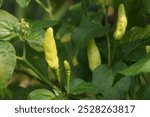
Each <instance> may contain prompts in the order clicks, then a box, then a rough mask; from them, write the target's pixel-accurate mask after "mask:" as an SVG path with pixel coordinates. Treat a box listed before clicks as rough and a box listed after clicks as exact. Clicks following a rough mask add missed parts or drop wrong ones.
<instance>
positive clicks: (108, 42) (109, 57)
mask: <svg viewBox="0 0 150 117" xmlns="http://www.w3.org/2000/svg"><path fill="white" fill-rule="evenodd" d="M103 7H104V13H105V24H106V25H107V24H108V22H107V8H106V7H105V6H103ZM106 39H107V47H108V67H110V66H111V54H110V53H111V51H110V49H111V47H110V38H109V33H108V32H107V34H106Z"/></svg>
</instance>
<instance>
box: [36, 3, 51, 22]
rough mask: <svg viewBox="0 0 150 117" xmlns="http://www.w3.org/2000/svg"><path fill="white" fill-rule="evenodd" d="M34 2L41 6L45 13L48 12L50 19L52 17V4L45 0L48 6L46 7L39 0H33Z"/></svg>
mask: <svg viewBox="0 0 150 117" xmlns="http://www.w3.org/2000/svg"><path fill="white" fill-rule="evenodd" d="M35 2H36V3H37V4H38V5H39V6H40V7H41V8H43V9H44V11H45V12H46V13H48V15H49V17H50V18H51V19H54V17H53V14H52V6H51V4H50V1H49V0H47V4H48V7H46V6H45V5H44V4H43V3H42V2H41V1H40V0H35Z"/></svg>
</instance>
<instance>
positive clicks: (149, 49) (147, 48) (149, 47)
mask: <svg viewBox="0 0 150 117" xmlns="http://www.w3.org/2000/svg"><path fill="white" fill-rule="evenodd" d="M145 48H146V53H150V45H147V46H146V47H145Z"/></svg>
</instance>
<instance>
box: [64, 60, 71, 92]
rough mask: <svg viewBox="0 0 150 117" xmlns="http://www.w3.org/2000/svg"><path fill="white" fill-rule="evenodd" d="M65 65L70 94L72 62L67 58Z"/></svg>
mask: <svg viewBox="0 0 150 117" xmlns="http://www.w3.org/2000/svg"><path fill="white" fill-rule="evenodd" d="M64 66H65V70H66V76H67V87H66V88H67V95H68V94H69V90H70V75H71V68H70V64H69V62H68V61H67V60H64Z"/></svg>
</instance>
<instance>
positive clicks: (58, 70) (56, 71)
mask: <svg viewBox="0 0 150 117" xmlns="http://www.w3.org/2000/svg"><path fill="white" fill-rule="evenodd" d="M55 73H56V77H57V79H58V82H59V84H60V83H61V79H60V69H59V68H58V69H57V70H55Z"/></svg>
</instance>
